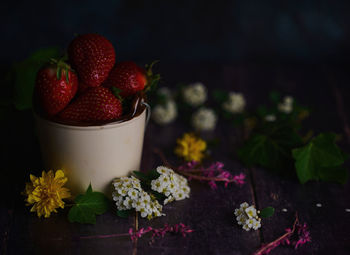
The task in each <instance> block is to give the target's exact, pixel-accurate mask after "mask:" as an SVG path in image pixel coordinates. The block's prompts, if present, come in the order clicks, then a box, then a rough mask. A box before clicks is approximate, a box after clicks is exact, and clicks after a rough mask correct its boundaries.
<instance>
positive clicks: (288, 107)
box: [277, 96, 294, 114]
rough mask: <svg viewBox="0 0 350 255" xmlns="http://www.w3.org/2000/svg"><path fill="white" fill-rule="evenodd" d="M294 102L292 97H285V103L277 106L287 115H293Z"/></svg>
mask: <svg viewBox="0 0 350 255" xmlns="http://www.w3.org/2000/svg"><path fill="white" fill-rule="evenodd" d="M293 101H294V99H293V97H291V96H286V97H284V98H283V102H282V103H279V104H278V105H277V108H278V110H279V111H280V112H284V113H287V114H288V113H291V112H292V111H293Z"/></svg>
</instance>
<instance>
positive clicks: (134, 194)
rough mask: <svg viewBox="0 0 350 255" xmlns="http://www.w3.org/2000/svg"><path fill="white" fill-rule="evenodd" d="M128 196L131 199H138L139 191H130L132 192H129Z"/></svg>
mask: <svg viewBox="0 0 350 255" xmlns="http://www.w3.org/2000/svg"><path fill="white" fill-rule="evenodd" d="M128 195H129V197H130V198H131V199H136V198H137V197H138V195H139V191H138V190H136V189H130V190H129V191H128Z"/></svg>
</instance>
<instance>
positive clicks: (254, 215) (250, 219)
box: [235, 202, 261, 231]
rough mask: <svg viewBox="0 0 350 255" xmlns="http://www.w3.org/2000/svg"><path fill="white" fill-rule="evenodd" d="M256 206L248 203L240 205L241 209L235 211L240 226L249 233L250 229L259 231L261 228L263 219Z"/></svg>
mask: <svg viewBox="0 0 350 255" xmlns="http://www.w3.org/2000/svg"><path fill="white" fill-rule="evenodd" d="M258 213H260V211H257V210H256V209H255V207H254V205H251V206H249V204H248V203H247V202H244V203H242V204H241V205H240V208H238V209H236V210H235V216H236V220H237V223H238V225H242V227H243V229H244V230H246V231H249V230H250V229H254V230H257V229H259V228H260V227H261V218H259V217H258Z"/></svg>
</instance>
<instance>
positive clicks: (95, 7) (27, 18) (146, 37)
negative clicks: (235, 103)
mask: <svg viewBox="0 0 350 255" xmlns="http://www.w3.org/2000/svg"><path fill="white" fill-rule="evenodd" d="M349 13H350V2H349V1H346V0H339V1H330V0H328V1H324V0H323V1H322V0H313V1H308V0H304V1H281V0H275V1H261V0H245V1H228V0H220V1H190V0H177V1H164V0H162V1H142V0H138V1H134V0H128V1H121V0H110V1H92V0H86V1H82V0H75V1H69V0H59V1H58V0H54V1H11V2H10V1H7V2H5V3H1V17H0V24H1V27H2V28H1V35H2V36H1V40H0V45H1V49H2V50H1V53H0V54H1V55H0V60H1V64H2V65H7V64H8V63H12V62H13V61H17V60H22V59H23V58H25V57H27V56H28V55H29V54H30V53H31V52H33V51H34V50H36V49H38V48H41V47H46V46H60V47H62V48H65V47H66V46H67V45H68V43H69V41H70V40H71V39H72V38H73V36H74V34H81V33H86V32H97V33H100V34H102V35H104V36H106V37H107V38H108V39H110V40H111V41H112V42H113V44H114V45H115V48H116V52H117V60H125V59H130V60H135V61H140V62H146V61H150V60H154V59H160V60H161V61H163V62H164V63H166V62H184V61H186V62H188V61H191V62H199V61H200V62H214V63H220V64H221V63H240V62H247V61H248V62H262V63H264V64H266V63H270V62H272V63H280V62H293V63H295V62H296V63H304V62H306V63H320V62H322V63H332V64H338V63H346V62H347V59H348V54H349V42H350V38H349V24H350V16H349Z"/></svg>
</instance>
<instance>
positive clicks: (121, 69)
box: [103, 61, 148, 97]
mask: <svg viewBox="0 0 350 255" xmlns="http://www.w3.org/2000/svg"><path fill="white" fill-rule="evenodd" d="M147 74H148V73H146V71H145V70H144V69H142V68H141V67H139V66H138V65H136V64H135V63H134V62H131V61H126V62H120V63H118V64H117V65H116V66H115V67H114V68H113V69H112V71H111V72H110V73H109V76H108V78H107V80H106V81H105V82H104V84H103V85H104V86H106V87H116V88H118V89H120V90H121V93H120V95H121V96H123V97H127V96H130V95H133V94H135V93H136V92H138V91H141V90H143V89H144V88H145V86H146V85H147V84H148V82H147V80H148V75H147Z"/></svg>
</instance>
